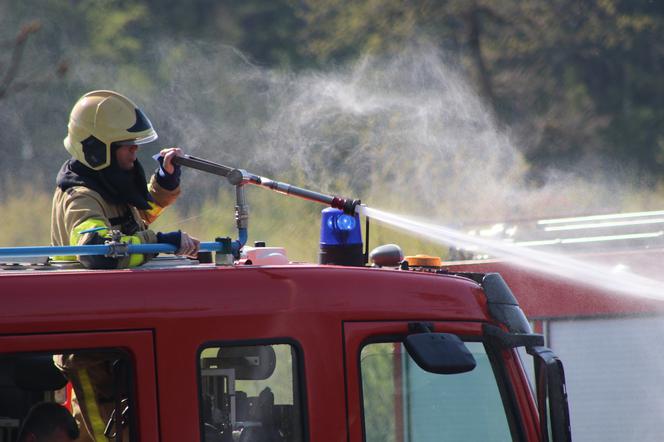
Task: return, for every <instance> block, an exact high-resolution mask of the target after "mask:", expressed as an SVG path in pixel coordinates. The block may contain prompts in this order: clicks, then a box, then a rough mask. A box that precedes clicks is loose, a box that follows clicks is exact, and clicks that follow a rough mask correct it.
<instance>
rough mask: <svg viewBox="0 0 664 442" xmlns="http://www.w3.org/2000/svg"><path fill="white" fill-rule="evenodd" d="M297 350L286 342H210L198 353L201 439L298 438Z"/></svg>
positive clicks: (276, 441) (218, 441)
mask: <svg viewBox="0 0 664 442" xmlns="http://www.w3.org/2000/svg"><path fill="white" fill-rule="evenodd" d="M299 383H300V368H299V360H298V350H297V348H296V347H295V346H293V345H290V344H266V345H212V346H208V347H206V348H204V349H203V350H202V351H201V353H200V386H201V391H200V403H201V418H202V422H201V424H202V433H203V440H204V441H205V442H222V441H232V440H243V441H244V440H246V441H252V442H261V441H265V442H268V441H269V442H286V441H288V442H291V441H292V442H299V441H302V440H303V427H302V422H303V420H302V400H301V397H300V394H301V386H300V384H299Z"/></svg>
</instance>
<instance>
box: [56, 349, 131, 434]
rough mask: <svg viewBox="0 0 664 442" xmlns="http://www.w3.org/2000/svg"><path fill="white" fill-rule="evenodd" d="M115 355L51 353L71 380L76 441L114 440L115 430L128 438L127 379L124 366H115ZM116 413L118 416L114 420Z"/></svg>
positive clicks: (116, 362)
mask: <svg viewBox="0 0 664 442" xmlns="http://www.w3.org/2000/svg"><path fill="white" fill-rule="evenodd" d="M118 356H119V355H113V354H111V353H110V352H109V353H102V352H91V353H82V354H62V355H54V356H53V362H54V363H55V366H56V367H57V368H58V369H59V370H60V371H61V372H62V373H63V374H64V375H65V376H66V377H67V379H68V380H69V381H70V382H71V383H72V387H73V394H72V401H71V407H72V414H73V415H74V418H75V419H76V422H77V424H78V427H79V430H80V435H79V437H78V439H76V441H77V442H95V441H96V442H104V441H109V440H115V439H114V438H113V437H112V436H113V433H115V432H116V431H121V432H122V433H123V437H122V440H123V441H129V432H128V430H129V428H128V422H127V421H128V419H129V416H128V413H127V411H129V410H125V409H126V408H127V406H128V402H127V400H128V399H127V395H128V391H129V390H128V389H129V385H128V384H129V379H128V377H127V368H126V365H125V367H124V369H120V370H117V369H116V367H118V364H119V363H121V362H122V359H121V358H119V357H118ZM118 404H120V406H119V407H118ZM123 412H124V413H123ZM133 412H134V413H135V410H134V411H133ZM115 414H117V415H118V416H121V418H118V419H117V421H116V420H115V419H114V417H115ZM122 421H124V422H122ZM105 433H106V434H105Z"/></svg>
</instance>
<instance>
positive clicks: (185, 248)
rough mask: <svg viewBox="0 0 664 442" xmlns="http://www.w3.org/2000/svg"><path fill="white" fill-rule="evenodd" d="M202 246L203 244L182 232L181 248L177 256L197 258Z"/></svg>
mask: <svg viewBox="0 0 664 442" xmlns="http://www.w3.org/2000/svg"><path fill="white" fill-rule="evenodd" d="M200 246H201V242H200V241H199V240H198V239H196V238H194V237H193V236H189V235H188V234H187V233H185V232H182V236H181V237H180V248H179V249H178V250H177V252H175V254H176V255H181V256H188V257H189V258H195V257H196V255H198V249H199V248H200Z"/></svg>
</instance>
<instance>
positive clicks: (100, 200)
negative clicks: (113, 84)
mask: <svg viewBox="0 0 664 442" xmlns="http://www.w3.org/2000/svg"><path fill="white" fill-rule="evenodd" d="M156 139H157V133H156V132H155V130H154V128H153V127H152V123H150V120H148V118H147V117H146V116H145V114H144V113H143V112H142V111H141V110H140V109H139V108H138V107H137V106H136V105H135V104H134V103H133V102H132V101H131V100H129V99H128V98H127V97H125V96H123V95H121V94H119V93H117V92H113V91H104V90H99V91H92V92H89V93H87V94H85V95H84V96H83V97H81V98H80V99H79V100H78V101H77V102H76V104H75V105H74V108H73V109H72V111H71V115H70V117H69V125H68V133H67V137H66V138H65V139H64V145H65V148H66V149H67V151H68V152H69V153H70V154H71V156H72V158H71V159H69V160H68V161H66V162H65V163H64V165H63V166H62V168H61V169H60V172H59V173H58V176H57V179H56V184H57V188H56V189H55V194H54V196H53V206H52V212H51V243H52V245H54V246H63V245H83V244H104V242H106V241H107V240H109V239H110V238H111V237H112V233H113V231H115V232H119V234H120V235H121V238H120V240H121V241H122V242H126V243H130V244H144V243H167V244H172V245H174V246H176V247H177V252H176V253H177V254H179V255H184V256H190V257H194V256H195V255H196V254H197V253H198V247H199V244H200V243H199V241H198V240H197V239H196V238H193V237H191V236H189V235H187V234H186V233H185V232H180V231H176V232H169V233H161V232H159V233H156V232H154V231H152V230H149V229H148V228H147V226H148V225H149V224H150V223H151V222H153V221H154V220H155V219H156V218H157V217H158V216H159V214H160V212H161V211H162V210H163V209H164V208H165V207H167V206H168V205H170V204H172V203H173V202H174V201H175V199H176V198H177V197H178V195H179V194H180V168H179V166H178V165H175V164H173V158H174V157H175V156H182V155H183V154H182V150H181V149H179V148H169V149H164V150H162V151H161V152H160V156H159V157H158V158H159V159H158V161H159V168H158V169H157V171H156V172H155V173H154V175H152V176H151V178H150V182H149V183H148V182H147V180H146V178H145V173H144V171H143V167H142V166H141V163H140V162H139V161H138V160H137V158H136V151H137V149H138V146H139V145H141V144H144V143H148V142H150V141H154V140H156ZM116 237H117V235H116ZM151 257H152V255H143V254H132V255H129V256H126V257H121V258H112V257H104V256H79V257H78V260H79V261H80V262H81V263H82V264H83V266H85V267H86V268H126V267H135V266H138V265H141V264H142V263H144V262H146V261H147V260H149V259H150V258H151ZM55 260H65V261H75V260H76V258H75V257H73V256H60V257H55Z"/></svg>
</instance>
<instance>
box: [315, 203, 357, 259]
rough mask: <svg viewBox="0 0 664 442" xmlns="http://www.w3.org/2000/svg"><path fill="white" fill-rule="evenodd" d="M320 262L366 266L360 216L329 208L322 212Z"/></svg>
mask: <svg viewBox="0 0 664 442" xmlns="http://www.w3.org/2000/svg"><path fill="white" fill-rule="evenodd" d="M321 216H322V218H321V226H320V254H319V258H320V260H319V261H320V263H321V264H337V265H345V266H364V254H363V252H362V228H361V225H360V216H359V215H358V214H357V213H355V214H353V215H349V214H347V213H344V212H343V211H342V210H339V209H334V208H331V207H329V208H327V209H323V211H322V212H321Z"/></svg>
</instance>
